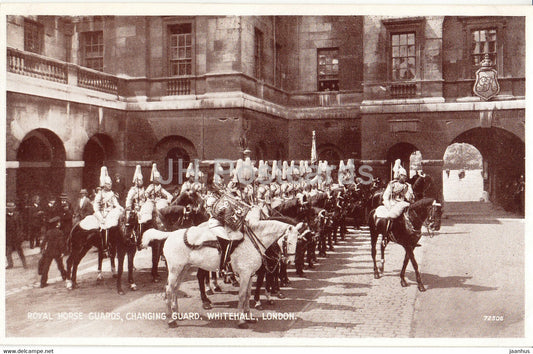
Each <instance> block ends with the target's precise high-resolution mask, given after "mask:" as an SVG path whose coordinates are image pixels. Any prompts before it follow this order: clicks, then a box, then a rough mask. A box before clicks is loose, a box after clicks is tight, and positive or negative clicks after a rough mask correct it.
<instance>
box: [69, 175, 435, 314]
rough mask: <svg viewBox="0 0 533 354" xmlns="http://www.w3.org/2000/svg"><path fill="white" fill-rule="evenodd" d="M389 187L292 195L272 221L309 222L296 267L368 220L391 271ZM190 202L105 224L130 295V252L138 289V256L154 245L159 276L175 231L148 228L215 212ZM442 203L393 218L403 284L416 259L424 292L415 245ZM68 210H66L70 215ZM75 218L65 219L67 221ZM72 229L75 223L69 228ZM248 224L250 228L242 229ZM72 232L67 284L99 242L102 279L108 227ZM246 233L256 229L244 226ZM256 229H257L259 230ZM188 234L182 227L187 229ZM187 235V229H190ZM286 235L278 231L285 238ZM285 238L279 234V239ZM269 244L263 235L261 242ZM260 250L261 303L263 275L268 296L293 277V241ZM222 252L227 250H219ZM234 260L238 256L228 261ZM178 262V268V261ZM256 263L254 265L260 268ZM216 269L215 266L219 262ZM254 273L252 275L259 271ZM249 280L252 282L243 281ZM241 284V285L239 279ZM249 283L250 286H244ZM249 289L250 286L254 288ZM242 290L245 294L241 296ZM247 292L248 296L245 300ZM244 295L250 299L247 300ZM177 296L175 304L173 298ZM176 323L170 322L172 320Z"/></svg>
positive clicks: (205, 279) (203, 274) (191, 221)
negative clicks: (385, 212) (385, 216)
mask: <svg viewBox="0 0 533 354" xmlns="http://www.w3.org/2000/svg"><path fill="white" fill-rule="evenodd" d="M382 192H383V186H382V185H381V184H380V183H379V181H376V182H375V183H373V184H371V185H358V186H357V187H356V186H355V185H351V186H347V187H345V188H342V189H340V190H336V191H329V192H327V193H325V192H319V193H316V194H314V195H313V196H308V195H307V196H304V197H303V198H296V197H294V198H292V199H287V200H285V202H284V203H282V204H280V205H279V206H277V207H276V208H274V209H271V210H270V215H271V216H270V218H269V219H270V220H276V221H278V222H281V223H286V224H289V225H292V226H297V225H301V224H302V223H304V225H305V226H304V227H300V226H298V232H299V234H300V236H299V237H298V241H297V243H296V252H295V253H296V257H295V267H296V272H297V274H298V275H300V276H303V269H304V263H305V261H307V263H308V267H309V268H312V267H313V263H314V262H316V261H317V255H316V251H317V249H318V256H319V257H324V256H326V251H327V250H328V249H329V250H333V246H334V244H335V243H336V242H337V235H339V237H340V239H342V240H343V239H344V235H345V233H346V226H347V225H348V224H351V225H353V226H354V227H356V228H357V227H359V226H361V225H363V224H365V223H366V221H368V223H369V228H370V233H371V243H372V258H373V261H374V275H375V277H376V278H379V277H380V273H382V272H383V265H384V249H385V247H386V245H387V242H388V239H387V237H383V238H382V242H381V266H380V267H379V268H378V267H377V263H376V259H375V258H376V244H377V239H378V236H379V234H382V235H386V233H387V232H386V230H387V225H386V222H383V221H381V220H379V219H376V218H375V217H374V215H373V209H375V208H376V207H377V206H378V205H379V204H380V198H381V194H382ZM181 200H182V203H183V204H184V205H173V206H171V207H169V208H172V209H171V210H170V211H169V210H167V211H166V212H165V213H164V215H163V214H162V213H160V212H158V211H157V210H154V216H153V219H152V221H150V222H148V223H147V224H141V225H139V224H138V223H137V214H136V213H130V214H129V219H128V220H125V215H124V216H123V217H122V219H121V221H120V223H119V225H118V226H117V227H114V228H111V229H109V230H107V231H105V232H106V233H107V234H106V238H107V240H108V243H109V248H110V253H111V254H112V255H113V257H110V260H111V264H112V269H113V270H114V268H115V267H114V256H115V255H116V256H117V258H118V273H117V274H116V278H117V290H118V293H119V294H124V291H123V289H122V282H121V276H122V272H123V265H124V258H125V256H126V255H128V283H129V284H130V288H131V289H132V290H135V289H136V285H135V283H134V280H133V257H134V255H135V253H136V251H137V249H140V247H141V245H142V244H145V246H150V247H151V248H152V277H153V280H154V281H155V282H157V281H159V280H160V278H159V275H158V264H159V260H160V258H161V255H162V253H163V247H164V244H165V240H166V239H167V238H168V237H169V235H170V234H169V233H167V234H166V235H164V236H161V237H159V238H158V237H154V238H152V239H151V240H149V241H148V242H147V240H146V239H145V240H144V242H143V234H144V233H145V232H146V231H147V230H150V229H152V230H154V229H155V230H159V231H162V232H164V231H174V230H180V229H181V230H187V228H190V227H192V226H195V225H196V226H198V225H200V226H201V224H202V223H204V222H205V221H207V220H208V218H209V215H208V214H207V212H206V210H205V206H204V205H203V203H198V204H195V205H191V204H190V203H191V202H192V201H193V200H196V201H198V200H203V199H202V198H191V199H190V200H187V199H184V198H181ZM441 212H442V211H441V209H440V207H439V208H437V207H436V206H435V201H434V200H433V199H429V198H424V199H422V200H419V201H418V202H415V203H414V204H412V205H411V207H409V208H407V209H406V211H405V213H404V215H405V217H404V218H399V220H398V222H395V223H394V224H393V229H392V230H393V231H394V235H395V240H394V241H395V242H397V243H399V244H401V245H402V246H403V247H404V248H405V251H406V254H405V259H404V265H403V268H402V271H401V274H400V277H401V284H402V286H407V283H406V281H405V279H404V275H405V269H406V266H407V263H408V262H409V261H411V263H412V265H413V267H414V269H415V272H416V278H417V282H418V288H419V290H420V291H423V290H425V288H424V285H423V284H422V281H421V279H420V274H419V272H418V266H417V264H416V261H415V259H414V254H413V250H414V248H415V247H416V244H417V243H418V240H419V238H420V235H421V234H420V230H421V227H422V225H423V224H426V226H427V225H429V226H430V227H431V228H432V229H435V230H438V229H439V227H440V214H441ZM62 217H64V215H63V216H62ZM65 224H66V225H68V222H67V223H63V227H68V226H65ZM64 230H65V232H67V229H64ZM241 231H243V230H241ZM67 233H68V234H69V242H68V253H69V257H68V259H67V287H71V288H74V287H76V286H77V284H76V273H77V267H78V265H79V263H80V261H81V259H82V258H83V257H84V256H85V255H86V253H87V252H88V251H89V249H91V248H92V247H97V248H98V249H99V252H98V278H100V279H101V277H102V274H101V265H102V260H103V258H104V253H103V252H102V237H103V235H102V231H95V230H92V231H91V230H83V229H82V228H80V227H79V225H78V224H75V225H74V227H73V228H72V229H71V232H67ZM243 233H245V234H249V233H247V232H244V231H243ZM252 234H253V232H252ZM180 235H181V234H180ZM182 236H185V238H186V236H187V232H185V235H182ZM281 236H282V234H280V235H278V237H277V238H278V239H279V238H280V237H281ZM276 240H277V239H276ZM260 243H261V242H260ZM256 249H257V250H258V253H259V255H260V256H261V261H260V263H259V266H258V269H253V272H252V274H251V275H253V274H257V275H258V277H257V289H256V294H255V300H256V304H257V305H258V307H260V306H261V303H260V301H259V289H260V287H261V285H262V283H263V279H264V277H265V276H266V280H267V283H266V289H267V292H266V294H267V296H269V295H272V294H274V293H276V292H277V291H279V287H280V286H283V285H286V284H288V281H289V280H288V277H287V262H286V260H287V256H288V254H287V252H288V251H287V247H283V244H282V243H278V242H272V243H271V244H270V245H269V247H268V248H267V249H264V250H260V249H259V248H258V247H256ZM219 253H220V251H219ZM165 258H166V260H167V265H168V269H169V281H168V282H167V303H168V306H169V311H170V312H175V311H177V298H176V295H175V290H176V289H174V288H173V286H172V284H171V283H172V282H171V273H173V269H171V268H170V265H169V264H168V261H169V255H168V254H165ZM228 263H229V266H230V267H231V265H232V263H234V262H228ZM174 268H175V267H174ZM205 268H206V269H204V268H202V267H200V266H198V273H197V277H198V282H199V287H200V291H201V298H202V302H203V306H204V308H206V309H209V308H211V305H210V301H209V299H208V298H207V295H206V292H205V286H206V285H208V286H210V288H211V290H214V291H217V290H218V291H219V290H220V288H219V287H218V286H217V285H216V283H215V284H213V285H211V284H210V283H209V275H210V274H209V269H207V268H208V267H205ZM252 268H253V267H252ZM211 270H214V269H211ZM227 273H228V274H232V272H231V269H229V270H228V271H227ZM236 273H237V274H239V277H240V280H241V284H240V286H241V290H242V291H241V292H243V293H242V294H241V292H240V296H239V308H241V309H243V310H244V309H246V308H247V307H248V304H247V301H244V298H246V299H248V298H249V295H250V294H249V288H250V285H251V283H250V282H249V279H244V278H246V276H244V278H243V273H245V272H244V271H243V270H242V269H240V270H237V271H236ZM215 274H216V273H212V277H211V279H212V280H215V279H216V278H215ZM251 275H250V277H251ZM243 279H244V280H245V282H244V283H245V284H243ZM234 285H239V284H237V283H235V282H234ZM243 286H245V288H243ZM247 289H248V290H247ZM241 295H242V296H241ZM241 298H242V299H241ZM241 300H242V301H241ZM174 302H175V305H173V304H174ZM169 324H170V323H169Z"/></svg>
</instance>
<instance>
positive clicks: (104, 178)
mask: <svg viewBox="0 0 533 354" xmlns="http://www.w3.org/2000/svg"><path fill="white" fill-rule="evenodd" d="M106 183H107V184H110V183H111V177H109V173H108V172H107V167H105V166H102V168H101V169H100V187H103V186H104V185H105V184H106Z"/></svg>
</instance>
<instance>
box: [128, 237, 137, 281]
mask: <svg viewBox="0 0 533 354" xmlns="http://www.w3.org/2000/svg"><path fill="white" fill-rule="evenodd" d="M135 247H136V246H134V245H133V246H131V247H130V249H129V250H128V284H130V290H131V291H137V284H135V280H134V279H133V261H134V259H135V253H136V252H137V249H136V248H135Z"/></svg>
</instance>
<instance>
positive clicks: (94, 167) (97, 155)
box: [82, 134, 115, 190]
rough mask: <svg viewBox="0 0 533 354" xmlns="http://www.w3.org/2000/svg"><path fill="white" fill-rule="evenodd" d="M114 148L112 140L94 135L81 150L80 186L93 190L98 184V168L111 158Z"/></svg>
mask: <svg viewBox="0 0 533 354" xmlns="http://www.w3.org/2000/svg"><path fill="white" fill-rule="evenodd" d="M114 150H115V147H114V144H113V140H112V139H111V138H110V137H109V136H107V135H105V134H96V135H94V136H93V137H91V139H89V141H88V142H87V144H86V145H85V149H84V150H83V161H84V162H85V166H84V168H83V177H82V186H83V188H86V189H87V190H93V189H94V188H96V187H98V185H99V184H100V168H101V167H102V166H104V164H105V163H106V161H107V160H110V159H111V156H113V153H114Z"/></svg>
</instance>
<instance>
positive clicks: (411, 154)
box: [387, 142, 422, 179]
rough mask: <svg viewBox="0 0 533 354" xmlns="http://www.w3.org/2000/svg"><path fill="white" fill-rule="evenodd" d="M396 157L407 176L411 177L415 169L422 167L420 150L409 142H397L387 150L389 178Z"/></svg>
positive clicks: (390, 177)
mask: <svg viewBox="0 0 533 354" xmlns="http://www.w3.org/2000/svg"><path fill="white" fill-rule="evenodd" d="M397 159H400V160H401V161H402V166H403V168H405V170H406V171H407V174H408V175H409V176H408V177H412V176H413V175H414V174H415V173H416V171H417V170H420V169H422V153H421V152H420V150H419V149H418V148H417V147H416V146H414V145H413V144H410V143H404V142H403V143H398V144H395V145H393V146H392V147H391V148H390V149H389V150H388V151H387V163H388V165H389V176H388V177H389V179H392V178H393V172H392V167H393V166H394V162H395V161H396V160H397Z"/></svg>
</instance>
